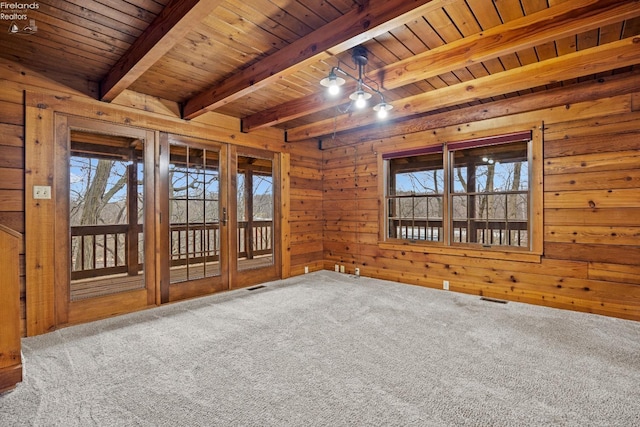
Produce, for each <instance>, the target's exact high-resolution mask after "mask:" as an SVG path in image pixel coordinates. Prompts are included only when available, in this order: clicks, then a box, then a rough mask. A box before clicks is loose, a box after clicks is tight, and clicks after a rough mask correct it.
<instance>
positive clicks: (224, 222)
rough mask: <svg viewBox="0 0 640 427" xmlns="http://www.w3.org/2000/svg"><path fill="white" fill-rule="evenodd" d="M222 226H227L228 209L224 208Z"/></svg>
mask: <svg viewBox="0 0 640 427" xmlns="http://www.w3.org/2000/svg"><path fill="white" fill-rule="evenodd" d="M222 225H227V208H222Z"/></svg>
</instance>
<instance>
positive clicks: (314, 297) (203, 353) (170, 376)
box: [0, 271, 640, 427]
mask: <svg viewBox="0 0 640 427" xmlns="http://www.w3.org/2000/svg"><path fill="white" fill-rule="evenodd" d="M23 355H24V364H25V379H24V382H23V383H21V384H20V385H19V386H18V387H17V388H16V389H15V390H14V391H12V392H9V393H5V394H3V395H0V425H2V426H57V425H60V426H134V425H135V426H543V425H550V426H624V427H628V426H640V322H633V321H626V320H621V319H614V318H608V317H603V316H598V315H591V314H584V313H576V312H569V311H563V310H557V309H551V308H544V307H538V306H531V305H526V304H518V303H514V302H510V303H508V304H499V303H495V302H487V301H482V300H481V299H480V298H478V297H475V296H470V295H463V294H456V293H453V292H446V291H439V290H433V289H426V288H421V287H416V286H410V285H402V284H397V283H391V282H384V281H380V280H373V279H368V278H363V277H360V278H357V277H353V276H348V275H345V274H339V273H334V272H328V271H322V272H316V273H312V274H307V275H304V276H298V277H294V278H291V279H287V280H283V281H277V282H272V283H268V284H267V285H266V286H265V287H264V288H261V289H258V290H254V291H248V290H246V289H243V290H238V291H232V292H226V293H222V294H217V295H213V296H209V297H204V298H200V299H195V300H190V301H185V302H180V303H176V304H171V305H168V306H163V307H160V308H156V309H152V310H146V311H143V312H137V313H132V314H128V315H125V316H120V317H116V318H111V319H107V320H104V321H98V322H93V323H90V324H85V325H79V326H73V327H69V328H65V329H61V330H59V331H56V332H52V333H50V334H46V335H42V336H38V337H33V338H26V339H24V340H23Z"/></svg>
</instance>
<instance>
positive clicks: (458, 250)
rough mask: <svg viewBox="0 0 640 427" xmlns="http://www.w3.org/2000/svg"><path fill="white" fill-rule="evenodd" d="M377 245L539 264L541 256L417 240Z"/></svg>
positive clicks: (387, 247) (379, 243)
mask: <svg viewBox="0 0 640 427" xmlns="http://www.w3.org/2000/svg"><path fill="white" fill-rule="evenodd" d="M378 246H379V247H380V248H381V249H388V250H395V251H406V252H417V253H423V254H425V255H427V254H439V255H454V256H461V257H467V258H482V259H498V260H503V261H518V262H530V263H536V264H539V263H540V260H541V258H542V254H540V253H533V252H529V251H526V252H525V251H521V250H520V251H519V250H505V249H502V250H497V249H483V248H474V247H469V246H436V245H428V244H423V243H417V242H416V243H410V242H405V241H400V240H399V241H397V242H389V241H387V242H378Z"/></svg>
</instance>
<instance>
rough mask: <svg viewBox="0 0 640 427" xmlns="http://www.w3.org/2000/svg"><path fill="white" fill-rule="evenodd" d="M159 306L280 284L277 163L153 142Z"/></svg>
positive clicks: (268, 157)
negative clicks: (156, 166) (157, 184)
mask: <svg viewBox="0 0 640 427" xmlns="http://www.w3.org/2000/svg"><path fill="white" fill-rule="evenodd" d="M160 147H161V149H160V168H159V169H160V172H159V173H160V193H161V196H160V197H159V199H160V205H161V206H160V212H161V214H160V218H161V219H160V234H161V236H160V242H161V244H160V248H161V251H162V254H161V263H160V264H161V265H160V269H161V274H160V278H161V279H160V294H161V301H162V302H168V301H176V300H180V299H184V298H190V297H194V296H199V295H205V294H209V293H213V292H217V291H221V290H225V289H231V288H236V287H242V286H248V285H250V284H253V283H257V282H260V281H265V280H269V279H272V278H274V279H275V278H277V277H279V268H278V267H277V266H279V257H277V256H276V255H275V254H276V250H277V248H278V246H277V245H276V244H275V242H276V241H278V239H276V235H277V234H276V233H279V226H278V225H276V221H274V217H275V215H274V210H275V206H276V202H277V200H276V198H277V194H274V193H276V192H275V191H274V188H275V186H274V169H275V168H274V166H275V165H276V164H277V162H276V161H275V159H276V155H275V154H274V153H271V152H265V151H262V150H258V151H256V150H244V151H237V149H236V148H235V147H232V146H228V145H227V144H221V143H215V142H211V141H203V140H199V139H195V138H189V137H184V136H178V135H171V134H161V136H160Z"/></svg>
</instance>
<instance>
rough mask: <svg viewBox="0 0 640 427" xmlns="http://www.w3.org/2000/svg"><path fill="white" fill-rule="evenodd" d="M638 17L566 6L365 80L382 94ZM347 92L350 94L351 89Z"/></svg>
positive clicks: (612, 0) (315, 103) (314, 102)
mask: <svg viewBox="0 0 640 427" xmlns="http://www.w3.org/2000/svg"><path fill="white" fill-rule="evenodd" d="M636 16H640V8H639V7H638V2H637V1H636V0H625V1H620V0H575V1H572V2H565V3H561V4H559V5H557V6H553V7H551V8H549V9H544V10H542V11H540V12H538V13H534V14H532V15H528V16H525V17H523V18H521V19H517V20H514V21H510V22H507V23H506V24H504V25H500V26H498V27H494V28H491V29H489V30H486V31H483V32H480V33H478V34H475V35H473V36H469V37H466V38H463V39H460V40H458V41H455V42H452V43H449V44H447V45H443V46H441V47H438V48H434V49H431V50H428V51H426V52H424V53H422V54H420V55H415V56H413V57H411V58H408V59H406V60H403V61H399V62H396V63H394V64H390V65H388V66H386V67H383V68H380V69H378V70H375V71H371V72H368V73H367V76H368V77H369V78H372V79H374V80H376V81H379V82H380V83H381V84H382V86H383V89H386V90H390V89H395V88H398V87H401V86H404V85H407V84H411V83H415V82H418V81H420V80H426V79H429V78H431V77H435V76H438V75H441V74H444V73H446V72H449V71H452V70H457V69H461V68H464V67H467V66H469V65H472V64H477V63H480V62H483V61H487V60H489V59H494V58H498V57H500V56H502V55H506V54H509V53H513V52H517V51H520V50H524V49H526V48H531V47H535V46H539V45H541V44H543V43H547V42H549V41H553V40H557V39H559V38H562V37H565V36H572V35H574V34H578V33H581V32H584V31H589V30H592V29H595V28H599V27H601V26H604V25H608V24H612V23H615V22H620V21H622V20H624V19H629V18H633V17H636ZM345 91H346V92H349V87H345ZM343 102H344V99H329V98H327V97H325V96H324V95H320V94H312V95H309V96H306V97H302V98H298V99H294V100H292V101H289V102H287V103H284V104H281V105H279V106H277V107H274V108H271V109H268V110H264V111H261V112H258V113H256V114H253V115H251V116H248V117H246V118H244V119H243V120H242V127H243V131H244V132H249V131H252V130H256V129H260V128H262V127H266V126H273V125H275V124H278V123H284V122H287V121H289V120H293V119H295V118H298V117H303V116H305V115H308V114H311V113H315V112H318V111H322V110H325V109H328V108H332V107H335V106H336V105H339V104H341V103H343Z"/></svg>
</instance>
